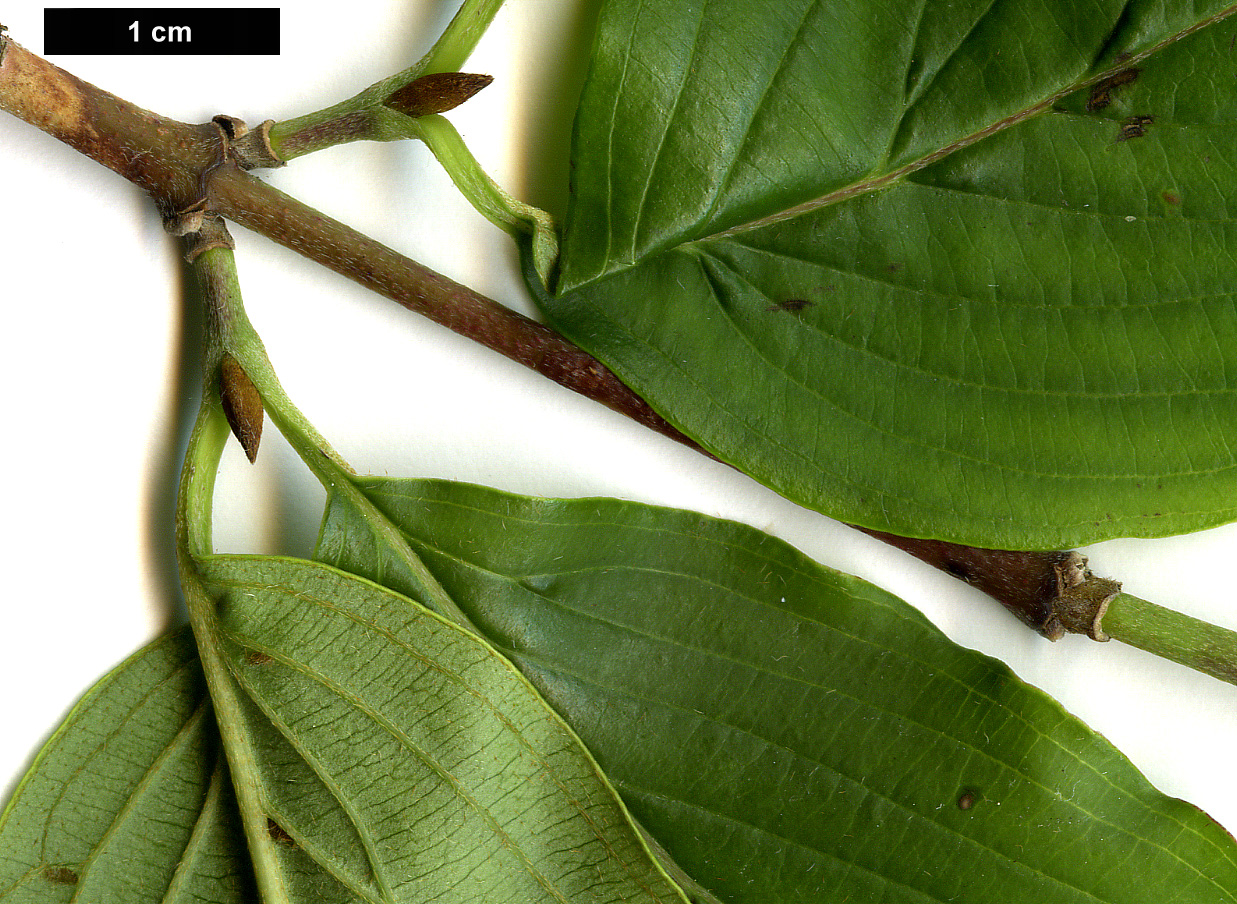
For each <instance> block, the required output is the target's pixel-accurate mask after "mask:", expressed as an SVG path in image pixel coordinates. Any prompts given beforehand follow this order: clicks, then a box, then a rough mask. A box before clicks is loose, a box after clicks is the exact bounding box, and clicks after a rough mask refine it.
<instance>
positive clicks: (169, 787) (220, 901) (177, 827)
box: [0, 630, 255, 904]
mask: <svg viewBox="0 0 1237 904" xmlns="http://www.w3.org/2000/svg"><path fill="white" fill-rule="evenodd" d="M244 845H245V842H244V838H243V837H242V835H241V833H240V826H239V822H238V820H237V813H236V803H235V800H234V799H233V796H232V787H231V785H230V783H229V782H228V774H227V768H226V766H225V765H224V762H223V757H222V755H221V752H220V747H219V735H218V732H217V731H216V729H215V722H214V718H213V716H212V714H211V707H210V701H209V700H208V698H207V696H206V685H205V682H204V681H203V679H202V670H201V667H200V665H199V663H198V658H197V652H196V650H195V649H194V646H193V638H192V636H191V635H190V634H189V632H188V631H187V630H182V631H178V632H176V633H174V634H170V635H168V636H166V637H164V638H162V639H160V640H157V641H155V642H154V643H152V644H151V645H149V646H147V647H146V648H145V649H143V650H141V651H140V652H138V653H137V654H135V655H134V656H132V657H131V658H130V659H129V660H128V661H127V662H125V663H123V664H122V665H120V666H118V667H117V668H116V669H115V670H114V671H112V672H111V673H110V674H109V675H108V676H107V677H105V678H104V679H103V680H102V681H100V682H99V683H98V684H97V685H95V687H94V688H93V689H91V691H90V692H89V693H88V694H87V695H86V696H85V697H84V698H83V699H82V701H81V702H80V703H79V704H78V705H77V707H76V708H75V709H74V710H73V711H72V713H70V715H69V717H68V718H67V719H66V720H65V722H64V724H63V725H61V726H60V728H59V729H58V730H57V731H56V733H55V735H54V736H53V737H52V739H51V740H50V741H48V743H47V745H46V746H45V747H44V748H43V750H42V752H41V753H40V754H39V756H38V759H37V760H36V761H35V763H34V765H33V766H32V767H31V769H30V771H29V773H28V774H27V775H26V776H25V778H24V779H23V780H22V783H21V785H20V786H19V787H18V789H17V791H16V792H15V793H14V795H13V799H12V800H11V801H10V802H9V805H8V807H7V808H6V810H5V812H4V816H3V818H2V819H0V901H3V902H4V904H19V902H31V904H36V902H37V904H49V902H55V901H64V902H68V901H74V902H81V904H85V902H107V904H110V902H124V904H139V902H152V904H153V902H174V901H209V902H213V904H233V902H234V904H241V902H246V901H253V900H254V894H255V892H254V889H253V877H252V872H251V870H250V867H249V862H248V858H247V856H246V853H245V848H244Z"/></svg>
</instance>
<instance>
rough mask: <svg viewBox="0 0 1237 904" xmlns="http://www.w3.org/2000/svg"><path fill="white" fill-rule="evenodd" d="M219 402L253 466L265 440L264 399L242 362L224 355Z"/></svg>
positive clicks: (220, 374)
mask: <svg viewBox="0 0 1237 904" xmlns="http://www.w3.org/2000/svg"><path fill="white" fill-rule="evenodd" d="M219 399H220V401H221V402H222V403H223V413H224V416H225V417H227V419H228V425H229V426H230V427H231V428H232V435H233V436H235V437H236V438H237V439H238V440H239V441H240V444H241V448H242V449H244V450H245V457H246V458H248V459H249V461H250V463H251V464H252V463H253V462H254V461H257V458H258V443H259V442H260V441H261V440H262V397H261V396H260V395H258V388H257V387H256V386H254V385H253V380H251V379H249V374H247V373H245V369H244V368H243V367H241V365H240V362H239V361H237V360H236V359H235V358H233V357H232V356H231V355H229V354H228V353H227V352H224V354H223V360H222V361H221V362H220V363H219Z"/></svg>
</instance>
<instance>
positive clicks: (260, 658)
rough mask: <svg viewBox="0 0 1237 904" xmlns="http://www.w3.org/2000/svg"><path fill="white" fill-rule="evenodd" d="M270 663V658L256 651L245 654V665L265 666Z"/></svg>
mask: <svg viewBox="0 0 1237 904" xmlns="http://www.w3.org/2000/svg"><path fill="white" fill-rule="evenodd" d="M271 661H272V660H271V657H269V656H267V655H266V654H265V653H262V652H259V651H258V650H249V651H248V652H247V653H245V665H266V664H267V663H268V662H271Z"/></svg>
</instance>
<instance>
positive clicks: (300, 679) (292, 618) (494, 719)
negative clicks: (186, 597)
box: [197, 556, 683, 904]
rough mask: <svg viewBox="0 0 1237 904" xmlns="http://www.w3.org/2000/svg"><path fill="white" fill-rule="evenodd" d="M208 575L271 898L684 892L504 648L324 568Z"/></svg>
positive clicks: (228, 706) (220, 701) (264, 561)
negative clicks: (654, 858) (654, 857)
mask: <svg viewBox="0 0 1237 904" xmlns="http://www.w3.org/2000/svg"><path fill="white" fill-rule="evenodd" d="M197 565H198V568H199V569H200V573H201V577H202V580H203V582H204V585H205V586H206V587H207V588H208V590H209V592H210V594H211V595H212V597H214V598H215V599H216V601H217V607H218V609H217V611H218V622H217V642H218V646H217V649H218V651H219V655H220V657H221V659H222V660H223V664H222V665H221V666H220V670H221V671H222V672H223V674H220V675H218V676H214V675H212V680H214V678H215V677H217V678H218V679H219V681H220V685H221V689H220V692H219V693H218V694H217V695H216V706H217V708H218V711H219V712H220V719H221V721H222V723H223V725H224V733H225V736H228V735H229V733H231V734H232V735H233V736H234V737H235V738H236V739H237V741H236V751H235V752H236V755H235V756H234V760H235V761H236V762H237V763H238V765H236V767H235V773H236V776H237V783H238V788H241V787H242V786H247V787H248V788H251V789H252V792H251V796H250V797H247V796H246V793H245V792H244V791H241V792H239V793H238V797H239V798H240V800H241V812H242V813H244V814H246V816H247V817H248V818H250V819H251V820H254V819H256V820H257V821H258V822H259V824H260V825H262V826H263V828H264V829H265V833H264V837H262V838H261V839H260V843H261V845H262V846H263V849H262V850H261V851H260V852H259V855H258V865H257V867H256V868H257V870H258V875H259V879H260V880H263V879H265V880H266V885H265V888H266V890H267V896H268V898H269V899H270V900H273V901H296V902H317V901H330V902H332V904H334V902H341V901H344V900H362V901H373V902H409V904H413V902H415V904H422V902H426V901H436V902H444V904H445V902H452V901H458V902H467V904H473V902H479V901H485V902H503V901H510V902H513V904H515V902H519V904H524V902H532V901H543V900H544V901H554V902H559V904H565V902H575V901H588V902H590V904H592V902H607V901H612V902H618V901H647V902H652V901H660V902H672V901H679V902H682V901H683V898H682V897H681V896H680V895H679V893H678V892H677V890H676V889H675V888H674V887H673V885H672V884H671V883H670V882H669V880H668V879H667V878H666V877H665V875H664V874H663V873H662V872H661V871H660V870H659V869H658V868H657V866H656V865H655V864H654V863H653V861H652V859H651V857H650V855H649V853H648V852H647V850H646V849H645V848H644V847H643V845H642V843H641V842H640V841H639V839H638V837H637V835H636V833H635V830H634V829H633V828H632V826H631V825H630V823H629V821H628V817H627V815H626V813H625V812H624V811H623V809H622V807H621V805H620V804H619V802H618V798H617V796H616V795H615V793H614V791H613V789H611V788H610V787H609V786H608V785H607V784H606V782H605V779H604V777H603V776H601V775H600V774H599V772H598V770H597V767H596V764H595V763H594V762H593V761H592V760H591V759H590V758H589V757H588V755H587V753H586V752H585V751H584V749H583V748H582V747H581V746H580V743H579V741H578V740H577V739H576V738H575V737H574V736H573V735H571V733H570V732H569V730H568V729H567V728H566V726H565V725H564V724H563V723H562V722H561V720H559V719H558V717H557V716H555V715H554V713H553V712H552V711H551V710H549V709H548V708H547V707H546V705H545V704H544V703H543V702H542V701H541V700H540V698H539V697H538V696H537V694H536V693H535V692H534V691H533V689H532V688H531V687H530V686H529V684H528V683H527V681H525V680H524V679H523V678H522V677H521V676H520V674H519V672H517V671H516V670H515V669H513V668H512V667H511V666H510V665H509V664H508V663H507V662H506V660H504V659H503V658H502V657H500V656H498V655H497V654H496V653H495V652H494V651H493V650H492V649H491V648H490V647H489V646H488V645H487V644H485V643H484V642H482V641H480V640H479V639H477V638H476V637H474V636H473V635H471V634H468V633H466V632H464V631H462V630H460V629H458V628H455V627H454V626H452V625H449V624H447V623H446V622H444V621H443V620H441V619H440V618H438V617H437V616H434V615H432V614H431V613H429V612H428V611H427V610H425V609H423V608H421V607H420V606H417V605H414V604H412V603H410V602H409V600H408V599H407V598H405V597H402V596H399V595H397V594H395V593H392V592H391V591H389V590H386V589H383V588H381V587H378V586H376V585H374V584H371V583H370V582H368V581H364V580H361V579H359V578H357V577H354V576H352V575H349V574H344V573H342V572H339V571H337V570H335V569H333V568H327V567H326V566H323V565H318V564H314V563H310V562H304V561H299V560H294V559H273V558H267V557H241V556H216V557H210V558H206V559H203V560H200V561H199V562H198V563H197ZM204 655H206V654H205V653H204ZM208 661H209V658H208ZM208 671H209V670H208ZM229 751H230V752H232V748H229ZM241 761H244V763H245V765H244V767H242V765H240V763H241ZM249 799H252V800H254V801H255V804H254V805H253V806H255V807H256V808H257V810H258V812H257V813H256V814H255V813H250V812H249V809H248V806H249V805H247V804H246V801H247V800H249ZM268 856H269V857H270V858H271V859H270V865H269V866H263V858H264V857H268Z"/></svg>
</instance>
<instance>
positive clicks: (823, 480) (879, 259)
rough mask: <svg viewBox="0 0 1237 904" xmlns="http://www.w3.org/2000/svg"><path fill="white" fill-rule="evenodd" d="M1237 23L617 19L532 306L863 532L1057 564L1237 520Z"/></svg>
mask: <svg viewBox="0 0 1237 904" xmlns="http://www.w3.org/2000/svg"><path fill="white" fill-rule="evenodd" d="M1232 11H1233V9H1232V7H1229V6H1227V5H1226V4H1224V3H1220V2H1202V0H1200V2H1189V3H1187V2H1173V3H1162V2H1152V0H1130V2H1118V0H1090V2H1082V3H1080V2H1077V0H1051V2H1044V3H1036V4H1022V3H1015V2H1002V0H995V2H993V0H968V2H945V0H919V2H917V3H910V4H878V3H873V2H858V3H848V4H839V3H824V2H811V0H705V2H701V3H698V4H693V5H691V7H690V8H689V7H684V6H683V5H682V4H679V3H676V2H673V0H642V2H639V3H628V2H622V3H616V2H611V3H608V4H606V6H605V8H604V9H603V12H602V17H601V22H600V26H599V30H598V38H597V44H596V48H595V53H594V58H593V61H592V68H591V70H590V74H589V78H588V81H587V83H586V86H585V90H584V93H583V96H582V99H581V102H580V107H579V111H578V114H577V121H576V131H575V136H574V148H573V167H574V168H573V184H572V203H571V207H570V209H569V212H568V217H567V222H566V225H565V234H564V241H563V255H562V259H561V275H560V279H559V283H558V287H557V294H555V295H553V296H545V295H544V293H541V294H539V295H538V300H539V304H540V305H541V306H542V308H543V310H544V312H545V314H546V316H547V317H548V318H549V319H550V320H551V321H552V323H553V324H554V325H555V327H557V328H558V329H560V330H561V331H562V332H564V333H565V334H566V335H568V336H569V337H570V338H571V339H573V340H574V341H575V342H577V343H578V344H580V345H581V346H583V347H584V348H586V349H587V350H589V351H590V352H592V353H593V354H595V355H597V356H598V357H599V358H601V360H603V361H604V362H605V363H606V364H607V365H608V366H610V367H611V368H612V369H613V370H614V371H615V372H616V373H618V375H619V376H620V377H621V378H622V379H623V380H625V381H626V382H627V383H629V384H630V385H631V386H632V387H633V388H634V389H635V390H636V391H637V392H638V393H640V394H641V395H642V396H644V397H645V398H646V399H647V400H648V401H649V402H650V403H651V404H652V405H653V406H654V407H655V408H657V410H658V411H659V412H660V413H662V414H663V415H664V416H665V417H666V418H667V419H669V420H670V421H671V422H672V423H673V424H675V426H677V427H679V428H680V429H681V430H683V431H684V432H686V433H687V434H689V435H690V436H692V437H693V438H695V439H696V440H698V441H699V442H700V443H701V444H702V445H704V446H705V447H706V448H707V449H709V450H710V451H711V452H713V453H715V454H716V455H718V456H719V457H721V458H722V459H723V460H726V461H728V462H731V463H733V464H735V465H736V466H738V467H739V468H740V469H742V470H744V471H746V472H748V473H749V474H751V475H752V476H754V477H756V478H757V479H758V480H760V481H762V482H764V483H766V484H767V485H769V486H771V487H773V488H774V489H776V490H778V491H779V492H781V493H783V494H784V495H786V496H788V497H789V498H791V499H793V500H795V501H798V502H800V503H803V504H805V505H808V506H810V507H813V508H816V509H818V510H820V511H822V512H824V513H826V514H828V515H831V516H833V517H836V518H839V519H842V520H844V521H848V522H852V523H856V524H860V525H862V526H865V527H869V528H875V529H880V530H885V531H891V532H894V533H897V534H902V535H906V536H933V537H939V538H943V539H949V540H953V541H955V542H962V543H967V544H971V545H978V546H987V547H996V548H1063V547H1069V546H1074V545H1079V544H1083V543H1087V542H1092V541H1095V540H1099V539H1103V538H1107V537H1113V536H1121V535H1129V536H1154V535H1165V534H1171V533H1179V532H1184V531H1190V530H1195V529H1199V528H1203V527H1207V526H1211V525H1214V524H1218V523H1222V522H1225V521H1229V520H1232V519H1233V518H1234V517H1237V448H1235V444H1234V439H1233V438H1234V436H1237V434H1235V433H1234V431H1233V430H1232V424H1233V423H1235V422H1237V392H1234V389H1233V387H1234V386H1237V305H1235V304H1234V297H1235V293H1237V266H1235V263H1237V262H1235V261H1234V256H1233V250H1232V249H1233V248H1234V247H1237V245H1235V241H1237V231H1235V228H1237V227H1235V225H1234V209H1235V208H1237V172H1235V169H1234V168H1235V166H1237V159H1235V158H1234V153H1233V148H1234V147H1237V52H1234V49H1233V48H1234V40H1235V39H1237V22H1234V20H1233V19H1230V18H1228V16H1229V15H1230V14H1231V13H1232ZM530 282H531V283H532V289H533V291H534V293H535V294H537V293H538V287H537V285H536V284H535V280H532V281H530Z"/></svg>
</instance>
